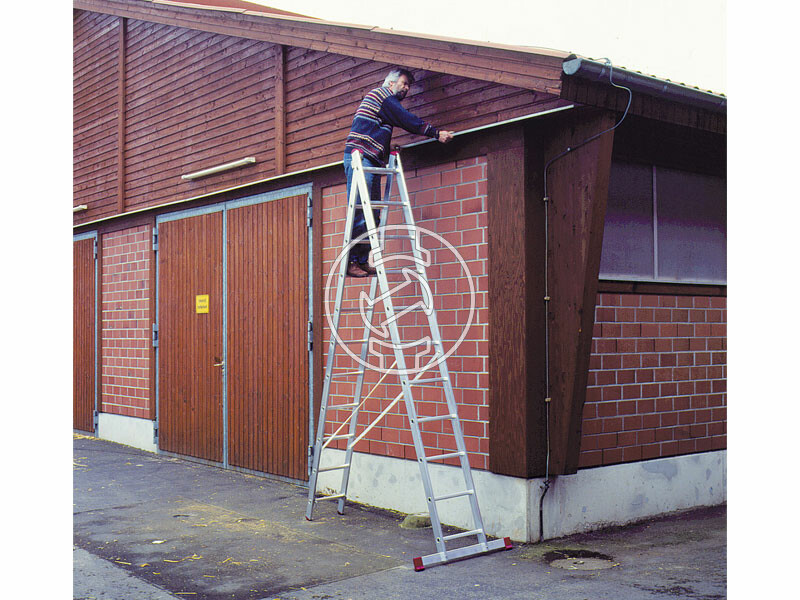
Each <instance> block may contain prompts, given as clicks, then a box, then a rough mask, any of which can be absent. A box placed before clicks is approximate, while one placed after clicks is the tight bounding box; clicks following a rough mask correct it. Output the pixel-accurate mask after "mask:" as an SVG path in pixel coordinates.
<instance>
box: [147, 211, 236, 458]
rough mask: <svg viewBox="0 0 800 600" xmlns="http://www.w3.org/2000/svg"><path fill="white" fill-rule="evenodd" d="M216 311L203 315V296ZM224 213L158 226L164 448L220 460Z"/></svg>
mask: <svg viewBox="0 0 800 600" xmlns="http://www.w3.org/2000/svg"><path fill="white" fill-rule="evenodd" d="M201 294H208V295H209V312H208V313H207V314H198V313H197V312H196V306H195V298H196V296H197V295H201ZM222 309H223V298H222V214H221V213H220V212H215V213H210V214H206V215H199V216H195V217H190V218H186V219H181V220H177V221H169V222H166V223H162V224H161V225H160V226H159V348H160V349H159V447H160V448H162V449H163V450H166V451H168V452H175V453H177V454H184V455H188V456H194V457H198V458H202V459H205V460H210V461H216V462H221V461H222V459H223V430H222V369H221V368H220V367H217V366H214V363H216V362H220V361H221V360H222V358H223V345H222Z"/></svg>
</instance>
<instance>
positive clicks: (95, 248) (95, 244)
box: [93, 238, 97, 260]
mask: <svg viewBox="0 0 800 600" xmlns="http://www.w3.org/2000/svg"><path fill="white" fill-rule="evenodd" d="M93 250H94V259H95V260H97V238H94V244H93Z"/></svg>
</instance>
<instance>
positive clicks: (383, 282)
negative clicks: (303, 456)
mask: <svg viewBox="0 0 800 600" xmlns="http://www.w3.org/2000/svg"><path fill="white" fill-rule="evenodd" d="M398 162H399V161H398ZM353 165H354V172H355V170H356V169H359V170H360V169H361V157H360V156H359V155H358V154H357V153H356V152H353ZM354 179H355V173H354ZM397 184H398V186H400V189H401V195H402V194H403V190H405V193H406V195H405V197H404V198H403V201H404V202H406V204H408V193H407V188H406V187H405V182H404V177H403V175H402V170H400V171H399V172H398V177H397ZM358 185H359V187H360V188H362V189H361V195H362V201H361V205H362V206H364V207H365V210H364V217H365V218H366V221H367V231H368V232H369V237H370V244H371V245H372V250H373V252H374V259H375V264H376V265H377V278H378V281H379V283H380V286H381V293H382V296H383V297H384V300H383V305H384V313H385V315H386V319H387V321H388V322H389V332H390V333H391V337H392V343H393V345H394V350H395V358H396V360H397V370H398V374H399V377H400V384H401V388H402V391H403V396H404V398H405V405H406V412H407V414H408V419H409V422H410V421H411V420H412V419H413V420H414V422H416V419H417V411H416V408H415V406H414V397H413V395H412V392H411V385H410V384H409V379H408V373H407V370H406V360H405V355H404V354H403V352H402V350H401V347H402V343H401V340H400V333H399V331H398V328H397V321H396V320H395V314H394V308H393V306H392V300H391V294H390V293H389V291H390V290H389V283H388V281H387V279H386V270H385V268H384V265H383V260H382V252H381V247H380V245H379V240H378V232H377V231H376V224H375V218H374V216H373V214H372V210H371V208H372V207H371V204H370V201H369V195H368V191H367V189H366V188H367V183H366V180H365V179H363V178H360V179H359V182H358ZM364 196H366V198H364ZM409 212H410V211H408V210H406V209H405V207H404V213H405V216H406V217H408V215H409ZM411 437H412V439H413V440H414V449H415V451H416V453H417V461H418V463H419V465H420V476H421V477H422V484H423V487H424V488H425V497H426V498H427V502H428V510H429V513H430V516H431V527H432V528H433V531H434V537H435V541H436V548H437V550H438V551H439V552H440V553H442V554H443V553H444V552H445V547H444V541H443V540H442V537H443V536H442V524H441V522H440V520H439V513H438V511H437V509H436V505H435V504H434V503H433V497H434V496H433V488H432V484H431V480H430V476H429V474H428V468H427V464H426V463H425V447H424V445H423V443H422V436H421V434H420V431H419V429H418V428H417V427H411Z"/></svg>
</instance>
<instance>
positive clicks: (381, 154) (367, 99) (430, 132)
mask: <svg viewBox="0 0 800 600" xmlns="http://www.w3.org/2000/svg"><path fill="white" fill-rule="evenodd" d="M413 83H414V76H413V75H412V74H411V72H410V71H407V70H406V69H401V68H399V67H397V68H394V69H392V70H391V71H390V72H389V74H388V75H387V76H386V79H385V80H384V82H383V85H382V86H381V87H379V88H375V89H374V90H371V91H370V92H368V93H367V95H366V96H364V99H363V100H362V101H361V104H360V105H359V107H358V110H357V111H356V114H355V117H354V118H353V126H352V127H351V129H350V134H349V135H348V136H347V141H346V142H345V146H344V172H345V174H346V176H347V197H348V198H349V197H350V186H351V183H352V180H353V168H352V152H353V151H354V150H358V151H360V152H361V155H362V162H363V164H364V166H368V167H383V166H385V164H386V161H387V160H388V158H389V145H390V144H391V141H392V129H393V127H401V128H403V129H405V130H406V131H408V132H409V133H415V134H418V135H424V136H427V137H430V138H434V139H437V140H439V141H440V142H442V143H443V144H446V143H447V142H449V141H450V140H452V139H453V132H452V131H440V130H439V129H437V128H436V127H434V126H433V125H431V124H429V123H426V122H425V121H423V120H422V119H420V118H419V117H417V116H416V115H414V114H412V113H410V112H409V111H407V110H406V109H405V108H403V105H402V104H401V103H400V101H401V100H403V98H405V97H406V95H407V94H408V90H409V88H411V86H412V85H413ZM366 178H367V187H368V188H369V194H370V197H372V198H380V197H381V191H380V189H381V181H380V175H377V174H373V173H367V174H366ZM373 214H374V215H375V223H376V224H378V225H380V211H379V210H373ZM366 230H367V224H366V220H365V218H364V213H363V211H362V210H361V209H360V208H357V209H356V214H355V218H354V221H353V233H352V237H351V239H357V238H358V237H359V236H360V235H362V234H363V233H364V232H365V231H366ZM369 251H370V245H369V241H368V240H365V241H364V242H362V243H359V244H355V245H354V246H353V247H352V248H351V250H350V255H349V257H348V265H347V274H348V275H349V276H351V277H368V276H369V275H374V274H375V268H374V267H373V266H371V265H370V264H369Z"/></svg>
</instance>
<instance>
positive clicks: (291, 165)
mask: <svg viewBox="0 0 800 600" xmlns="http://www.w3.org/2000/svg"><path fill="white" fill-rule="evenodd" d="M392 66H393V65H390V64H387V63H381V62H375V61H368V60H363V59H358V58H353V57H343V56H339V55H336V54H328V53H325V52H317V51H313V50H306V49H302V48H291V49H290V50H289V53H288V59H287V71H288V73H287V84H286V90H287V98H286V100H287V114H288V117H289V125H288V128H287V168H288V170H289V171H294V170H299V169H304V168H308V167H311V166H315V165H319V164H326V163H329V162H335V161H338V160H341V155H342V154H343V151H344V140H345V138H346V137H347V133H348V131H349V130H350V125H351V124H352V122H353V114H354V112H355V109H356V108H357V107H358V104H359V103H360V102H361V99H362V98H363V97H364V95H365V94H366V93H367V92H368V91H369V90H371V89H373V88H375V87H378V86H380V85H381V84H382V83H383V79H384V77H385V76H386V74H387V73H388V71H389V69H390V68H391V67H392ZM414 76H415V78H416V82H415V84H414V86H413V87H412V89H411V92H410V94H409V96H408V98H407V99H406V100H405V101H404V106H405V107H406V108H407V109H408V110H410V111H411V112H413V113H414V114H416V115H418V116H419V117H420V118H422V119H425V120H426V121H429V122H430V123H432V124H433V125H435V126H437V127H439V128H440V129H452V130H456V131H460V130H464V129H471V128H473V127H479V126H481V125H488V124H491V123H496V122H499V121H504V120H506V119H512V118H514V117H519V116H522V115H526V114H531V113H534V112H539V111H541V110H547V109H549V108H554V107H555V106H558V105H562V104H565V103H564V102H563V101H560V100H558V99H557V98H556V97H554V96H551V95H548V94H544V93H538V92H534V91H532V90H526V89H521V88H514V87H510V86H505V85H499V84H496V83H491V82H486V81H479V80H473V79H467V78H464V77H459V76H454V75H444V74H441V73H434V72H429V71H422V70H417V71H414ZM421 139H423V138H421V137H420V136H417V135H413V134H409V133H406V132H405V131H403V130H402V129H399V128H397V129H396V130H395V135H394V137H393V140H392V143H393V144H394V145H398V146H399V145H403V144H407V143H410V142H414V141H419V140H421Z"/></svg>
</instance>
